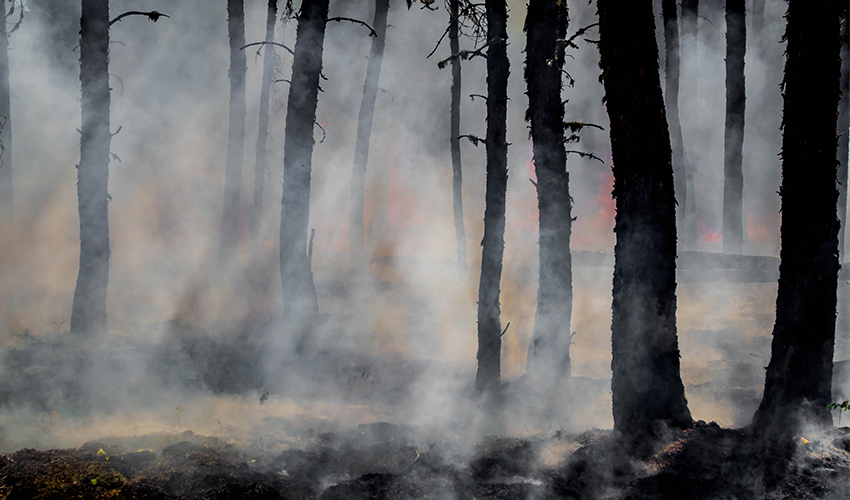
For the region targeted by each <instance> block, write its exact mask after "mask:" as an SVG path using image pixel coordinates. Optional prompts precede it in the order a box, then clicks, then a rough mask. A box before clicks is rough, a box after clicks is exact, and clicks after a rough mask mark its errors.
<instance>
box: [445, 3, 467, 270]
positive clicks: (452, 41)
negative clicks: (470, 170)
mask: <svg viewBox="0 0 850 500" xmlns="http://www.w3.org/2000/svg"><path fill="white" fill-rule="evenodd" d="M460 2H461V0H449V9H450V11H449V15H450V17H449V47H450V49H451V53H452V54H453V55H454V54H458V53H460V28H459V16H460V9H459V6H460ZM451 64H452V107H451V118H450V119H451V132H450V133H451V138H450V141H449V142H450V145H451V153H452V213H453V214H454V221H455V239H456V240H457V267H458V272H459V273H460V275H461V276H466V271H467V268H468V265H467V262H466V229H465V228H464V223H463V168H462V165H461V161H460V87H461V79H460V58H459V57H453V58H452V61H451Z"/></svg>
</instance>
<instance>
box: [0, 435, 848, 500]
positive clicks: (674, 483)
mask: <svg viewBox="0 0 850 500" xmlns="http://www.w3.org/2000/svg"><path fill="white" fill-rule="evenodd" d="M310 431H311V432H308V433H307V434H305V435H304V436H302V439H301V442H300V443H299V444H298V445H297V446H293V447H291V448H288V449H285V450H283V451H269V450H264V446H263V443H261V442H254V443H252V444H251V445H248V446H245V445H239V444H235V443H233V442H228V441H227V440H224V439H220V438H216V437H207V436H202V435H198V434H194V433H192V432H191V431H185V432H182V433H172V434H162V433H159V434H152V435H147V436H142V437H132V438H104V439H101V440H97V441H91V442H88V443H85V444H84V445H83V446H81V447H79V448H76V449H64V450H49V451H36V450H33V449H23V450H20V451H17V452H15V453H12V454H10V455H0V478H2V480H0V499H2V500H17V499H84V498H92V499H161V500H165V499H175V500H176V499H231V498H252V499H279V498H290V499H323V500H330V499H339V500H342V499H358V500H359V499H419V498H423V499H434V500H442V499H543V498H568V499H631V500H637V499H668V498H675V499H726V498H737V499H759V498H768V499H789V500H790V499H795V500H799V499H835V500H838V499H846V498H850V428H847V427H844V428H838V429H833V430H832V431H830V432H828V433H825V434H823V435H821V436H818V437H815V436H814V435H812V436H809V437H808V438H806V439H805V442H803V440H802V439H801V440H800V442H799V443H798V444H797V446H796V449H795V451H794V453H793V458H792V459H791V460H790V461H787V462H784V463H782V464H779V465H780V466H781V467H780V468H781V474H780V475H779V476H777V479H776V480H775V481H773V483H772V484H768V485H767V486H766V484H765V481H764V479H763V478H764V477H765V468H766V464H768V465H767V467H768V468H769V467H770V463H771V462H770V460H768V461H767V462H765V460H760V459H758V458H757V457H756V454H757V453H758V451H757V450H758V447H757V446H756V445H755V444H754V443H755V442H754V440H753V439H752V438H750V437H749V436H748V435H747V434H746V433H744V432H742V431H737V430H729V429H722V428H720V427H718V426H717V425H714V424H704V423H702V422H700V423H698V424H697V425H696V426H695V427H694V428H693V429H691V430H688V431H685V432H678V433H675V434H672V435H671V436H670V439H668V441H667V442H666V443H665V444H666V445H665V446H662V447H661V448H660V449H659V450H658V451H657V452H656V453H654V454H652V455H651V456H649V457H648V458H646V459H644V460H636V459H629V458H627V456H626V455H625V454H624V453H623V452H622V449H620V448H619V445H618V444H617V440H616V439H614V437H613V436H612V434H611V432H610V431H600V430H593V431H588V432H584V433H581V434H578V435H567V434H565V433H561V432H555V433H550V434H549V435H547V436H545V437H535V438H526V439H498V438H485V439H483V440H482V441H480V442H478V443H475V444H474V446H473V448H472V452H471V453H468V452H467V451H468V450H466V445H465V444H463V443H462V441H463V436H462V435H459V436H446V437H444V438H443V439H441V440H432V441H427V440H422V439H420V438H418V437H417V434H416V432H415V429H413V428H409V427H404V426H396V425H391V424H387V423H375V424H367V425H360V426H358V427H356V428H354V429H351V430H349V431H347V432H339V433H322V434H318V435H315V434H313V433H312V429H310ZM553 455H557V456H559V457H563V458H562V459H561V460H558V461H556V462H552V461H551V460H550V459H551V457H552V456H553ZM774 465H776V464H774Z"/></svg>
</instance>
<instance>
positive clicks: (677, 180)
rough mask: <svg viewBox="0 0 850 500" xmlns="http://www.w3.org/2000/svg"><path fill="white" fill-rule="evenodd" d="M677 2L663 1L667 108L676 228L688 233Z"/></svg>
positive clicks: (686, 178) (673, 0)
mask: <svg viewBox="0 0 850 500" xmlns="http://www.w3.org/2000/svg"><path fill="white" fill-rule="evenodd" d="M677 5H678V3H677V2H676V0H662V2H661V17H662V18H663V20H664V55H665V59H666V61H667V62H666V71H665V73H664V77H665V85H664V105H665V106H666V107H667V121H668V122H669V123H670V145H671V147H672V150H673V184H674V188H675V189H674V191H675V194H676V201H677V202H678V203H677V206H676V227H677V228H678V230H679V231H681V232H682V233H683V234H684V233H685V232H686V224H687V223H686V217H685V215H686V211H687V210H686V208H687V206H688V203H687V199H688V187H687V186H688V177H687V171H686V166H685V145H684V141H683V140H682V125H681V123H680V122H679V72H680V70H679V62H680V54H679V16H678V13H677V8H678V7H677Z"/></svg>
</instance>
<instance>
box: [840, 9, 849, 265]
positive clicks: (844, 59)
mask: <svg viewBox="0 0 850 500" xmlns="http://www.w3.org/2000/svg"><path fill="white" fill-rule="evenodd" d="M847 11H848V6H847V4H846V3H845V4H844V6H843V7H842V8H841V20H842V22H841V101H840V103H839V106H838V134H839V136H838V219H839V220H840V221H841V227H840V228H839V231H838V258H839V260H838V261H839V262H846V254H845V253H844V252H845V250H846V246H847V241H846V240H847V236H846V235H847V232H846V230H845V229H846V228H847V184H848V183H850V178H848V177H847V154H848V143H850V140H848V139H850V138H848V130H847V129H848V127H850V26H847V24H848V23H850V19H848V15H847Z"/></svg>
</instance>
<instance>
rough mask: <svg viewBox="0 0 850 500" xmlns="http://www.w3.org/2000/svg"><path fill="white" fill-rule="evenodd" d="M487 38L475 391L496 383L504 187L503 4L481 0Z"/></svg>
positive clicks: (507, 70)
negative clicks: (482, 235) (482, 228)
mask: <svg viewBox="0 0 850 500" xmlns="http://www.w3.org/2000/svg"><path fill="white" fill-rule="evenodd" d="M485 9H486V12H487V13H486V15H487V40H488V43H490V47H489V48H488V50H487V137H486V138H485V140H486V146H487V187H486V194H485V196H484V200H485V204H486V206H485V209H484V239H483V240H482V241H481V246H482V247H483V248H482V252H481V277H480V281H479V284H478V356H477V358H478V372H477V374H476V377H475V388H476V390H477V391H478V392H479V393H480V392H483V391H485V390H487V389H497V388H498V385H499V381H500V377H501V355H502V338H501V330H502V323H501V319H500V316H501V309H500V306H499V293H500V287H501V280H502V257H503V256H504V253H505V197H506V195H507V189H508V143H507V114H508V113H507V103H508V75H509V74H510V63H509V61H508V51H507V40H508V6H507V2H506V1H505V0H486V1H485Z"/></svg>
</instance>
